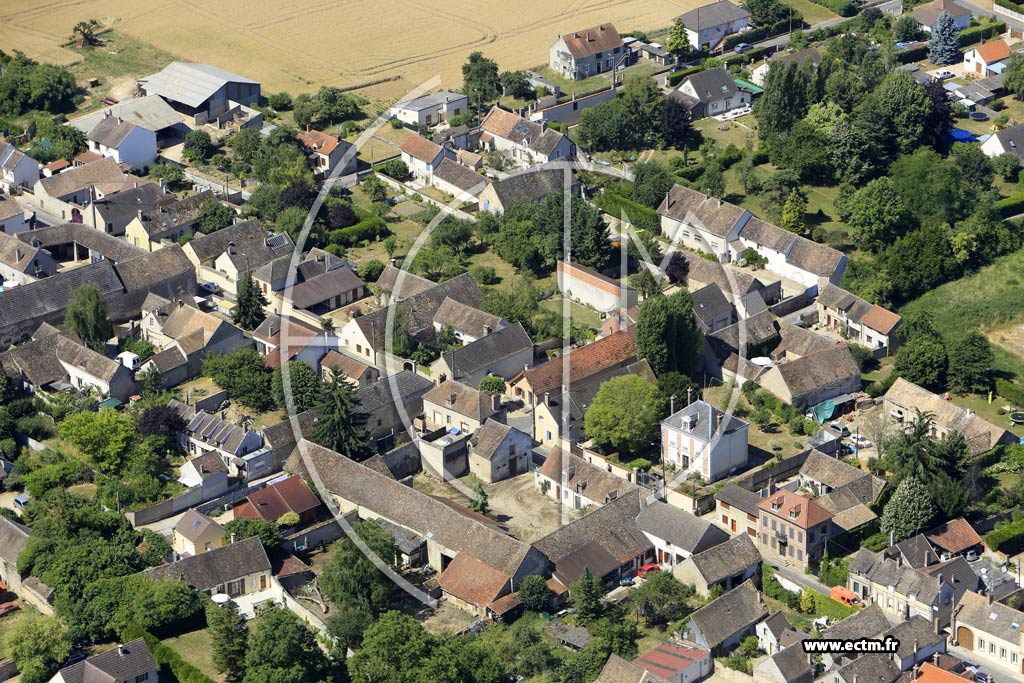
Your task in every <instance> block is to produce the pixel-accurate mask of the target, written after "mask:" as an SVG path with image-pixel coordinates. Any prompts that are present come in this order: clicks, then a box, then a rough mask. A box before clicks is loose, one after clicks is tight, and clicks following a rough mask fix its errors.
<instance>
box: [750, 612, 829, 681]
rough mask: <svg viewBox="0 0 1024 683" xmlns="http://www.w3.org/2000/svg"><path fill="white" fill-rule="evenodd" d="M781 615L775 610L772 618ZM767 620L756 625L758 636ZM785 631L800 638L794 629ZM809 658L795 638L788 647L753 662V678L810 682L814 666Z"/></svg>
mask: <svg viewBox="0 0 1024 683" xmlns="http://www.w3.org/2000/svg"><path fill="white" fill-rule="evenodd" d="M781 616H782V612H776V613H775V614H774V615H772V618H775V617H781ZM769 620H770V619H769ZM769 620H765V621H762V622H761V623H760V624H758V625H757V629H758V635H759V636H760V632H761V631H760V629H762V628H763V627H764V625H765V623H766V622H767V621H769ZM786 633H787V634H790V633H797V634H798V637H800V638H801V639H802V634H799V633H798V632H796V631H786ZM762 648H763V646H762ZM810 658H811V656H810V655H807V654H805V653H804V651H803V647H802V646H801V645H800V640H795V641H794V642H792V643H791V644H790V646H789V647H786V648H785V649H781V650H774V651H773V652H772V654H771V656H769V657H767V658H765V659H763V660H761V661H760V662H758V663H757V664H755V665H754V671H753V673H754V676H755V679H754V680H756V681H760V682H762V683H811V682H812V681H813V680H814V674H815V667H814V666H812V664H811V662H810V661H809V660H810Z"/></svg>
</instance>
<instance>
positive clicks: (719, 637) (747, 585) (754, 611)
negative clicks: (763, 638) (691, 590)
mask: <svg viewBox="0 0 1024 683" xmlns="http://www.w3.org/2000/svg"><path fill="white" fill-rule="evenodd" d="M742 538H746V536H743V537H742ZM767 616H768V608H767V607H765V606H764V601H763V600H762V599H761V594H760V592H758V590H757V588H755V587H754V584H753V583H752V582H751V581H746V582H744V583H742V584H740V585H739V586H737V587H736V588H733V589H732V590H731V591H728V592H727V593H723V594H722V595H721V596H719V597H718V598H716V599H715V600H712V601H711V602H710V603H708V604H707V605H704V606H703V607H701V608H700V609H699V610H697V611H696V612H694V613H693V614H691V615H690V621H691V622H692V623H693V624H694V625H695V626H696V627H697V628H698V629H700V632H701V634H703V636H704V640H705V641H707V644H708V646H709V647H712V648H714V647H717V646H718V645H720V644H722V642H724V641H725V639H726V638H728V637H729V636H731V635H733V634H734V633H737V632H739V631H742V630H743V629H745V628H748V627H750V626H752V625H754V624H756V623H757V622H759V621H761V620H762V619H764V618H765V617H767Z"/></svg>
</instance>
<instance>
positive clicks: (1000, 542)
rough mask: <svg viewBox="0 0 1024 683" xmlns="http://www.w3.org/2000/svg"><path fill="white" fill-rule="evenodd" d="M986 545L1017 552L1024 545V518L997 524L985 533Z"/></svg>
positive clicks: (993, 548) (995, 548) (1004, 550)
mask: <svg viewBox="0 0 1024 683" xmlns="http://www.w3.org/2000/svg"><path fill="white" fill-rule="evenodd" d="M985 545H987V546H988V547H989V548H990V549H991V550H999V551H1002V552H1006V553H1010V552H1013V553H1015V552H1017V550H1018V549H1020V548H1021V546H1024V519H1016V520H1014V521H1011V522H1004V523H1001V524H997V525H996V528H995V529H993V530H992V531H990V532H988V533H987V534H985Z"/></svg>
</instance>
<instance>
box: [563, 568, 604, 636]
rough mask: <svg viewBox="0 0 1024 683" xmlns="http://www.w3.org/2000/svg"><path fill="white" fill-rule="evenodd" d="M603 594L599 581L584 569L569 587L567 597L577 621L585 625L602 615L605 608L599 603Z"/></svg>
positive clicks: (602, 587) (602, 585)
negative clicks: (574, 609) (574, 610)
mask: <svg viewBox="0 0 1024 683" xmlns="http://www.w3.org/2000/svg"><path fill="white" fill-rule="evenodd" d="M604 593H605V590H604V584H602V583H601V579H600V578H598V577H596V576H594V575H592V574H591V573H590V569H589V568H588V567H584V568H583V574H582V575H581V576H580V578H578V579H576V581H574V582H573V584H572V586H570V587H569V596H570V600H571V601H572V605H573V607H575V608H576V619H577V621H579V622H580V623H581V624H584V625H586V624H587V623H590V622H593V621H594V620H596V619H598V618H600V617H601V615H603V614H604V610H605V606H604V603H603V602H602V601H601V599H602V598H603V597H604Z"/></svg>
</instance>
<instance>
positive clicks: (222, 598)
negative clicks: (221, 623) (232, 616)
mask: <svg viewBox="0 0 1024 683" xmlns="http://www.w3.org/2000/svg"><path fill="white" fill-rule="evenodd" d="M210 599H211V600H213V602H214V604H216V605H226V604H228V603H229V602H231V598H229V597H228V596H227V593H217V594H216V595H214V596H213V597H212V598H210Z"/></svg>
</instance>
